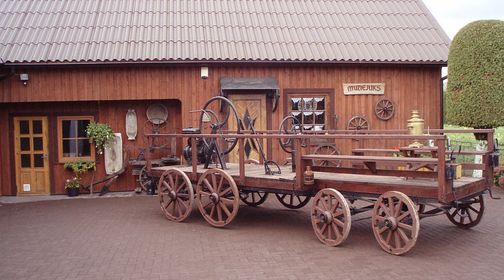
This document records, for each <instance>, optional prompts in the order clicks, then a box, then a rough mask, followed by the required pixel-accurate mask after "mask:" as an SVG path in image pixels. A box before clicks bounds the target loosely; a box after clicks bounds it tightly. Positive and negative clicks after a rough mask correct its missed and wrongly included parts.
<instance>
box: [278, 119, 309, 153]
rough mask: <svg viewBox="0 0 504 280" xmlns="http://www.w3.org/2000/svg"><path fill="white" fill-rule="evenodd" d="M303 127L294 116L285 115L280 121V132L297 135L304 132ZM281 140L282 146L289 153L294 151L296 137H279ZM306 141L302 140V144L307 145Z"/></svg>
mask: <svg viewBox="0 0 504 280" xmlns="http://www.w3.org/2000/svg"><path fill="white" fill-rule="evenodd" d="M302 133H303V128H302V126H301V124H300V123H299V121H298V120H297V119H296V118H294V117H293V116H287V117H285V118H284V119H283V120H282V122H281V123H280V128H279V129H278V134H281V135H282V134H287V135H297V134H302ZM278 141H279V142H280V147H282V150H284V151H285V152H287V153H292V144H293V141H294V139H292V138H280V139H278ZM304 142H305V141H302V145H303V146H305V143H304Z"/></svg>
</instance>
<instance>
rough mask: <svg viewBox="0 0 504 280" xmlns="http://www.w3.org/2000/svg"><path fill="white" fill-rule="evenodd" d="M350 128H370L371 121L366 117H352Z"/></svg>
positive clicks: (348, 126)
mask: <svg viewBox="0 0 504 280" xmlns="http://www.w3.org/2000/svg"><path fill="white" fill-rule="evenodd" d="M347 129H348V130H369V122H368V120H367V119H366V118H365V117H361V116H355V117H352V118H351V119H350V120H349V121H348V124H347Z"/></svg>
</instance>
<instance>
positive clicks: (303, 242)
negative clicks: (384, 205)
mask: <svg viewBox="0 0 504 280" xmlns="http://www.w3.org/2000/svg"><path fill="white" fill-rule="evenodd" d="M495 193H496V195H499V196H501V197H504V192H503V191H501V190H496V191H495ZM485 198H486V201H485V202H486V204H487V205H486V213H485V216H484V217H483V220H482V222H481V224H480V225H478V226H477V227H475V228H473V229H471V230H462V229H459V228H457V227H455V226H453V225H452V224H451V223H450V222H449V221H448V219H447V218H446V217H444V216H438V217H433V218H428V219H424V220H422V221H421V229H420V237H419V239H418V242H417V244H416V247H415V248H414V249H413V251H411V252H410V253H409V254H407V255H405V256H401V257H396V256H391V255H389V254H387V253H385V252H384V251H382V250H381V249H380V247H379V245H378V244H377V243H376V241H375V239H374V236H373V233H372V231H371V228H370V220H361V221H355V222H353V224H352V230H351V232H350V236H349V238H348V239H347V241H346V242H345V243H344V244H343V246H341V247H335V248H333V247H328V246H325V245H323V244H321V243H320V242H319V241H318V240H317V238H316V237H315V235H314V234H313V232H312V227H311V223H310V217H309V207H308V206H307V207H305V208H304V209H302V210H297V211H296V210H287V209H285V208H283V207H282V206H281V205H279V203H278V202H276V199H275V198H274V197H270V198H269V199H268V201H267V202H266V204H265V205H264V206H261V207H259V208H251V207H247V206H244V205H242V206H241V208H240V211H239V213H238V216H237V218H236V219H235V220H234V221H233V222H232V223H231V224H230V225H229V226H228V227H227V228H224V229H218V228H213V227H211V226H209V225H208V224H206V223H205V221H204V220H203V218H202V217H201V216H200V214H199V213H198V211H197V209H196V208H195V209H194V210H193V213H192V214H191V216H190V217H189V219H188V220H187V221H186V222H183V223H174V222H169V221H167V220H166V219H165V218H164V217H163V216H162V214H161V211H160V210H159V206H158V203H157V198H156V197H149V196H134V197H119V198H108V199H76V200H61V201H41V202H30V203H17V204H3V205H2V204H0V279H2V280H5V279H51V280H56V279H203V278H204V279H382V278H383V279H503V278H504V264H503V263H504V257H503V254H504V221H503V219H502V214H503V213H504V200H491V199H489V197H488V196H486V197H485Z"/></svg>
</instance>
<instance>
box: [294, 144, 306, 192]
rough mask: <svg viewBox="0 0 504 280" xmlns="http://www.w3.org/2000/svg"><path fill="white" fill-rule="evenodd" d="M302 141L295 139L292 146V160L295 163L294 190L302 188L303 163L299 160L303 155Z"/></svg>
mask: <svg viewBox="0 0 504 280" xmlns="http://www.w3.org/2000/svg"><path fill="white" fill-rule="evenodd" d="M301 141H302V139H299V138H295V139H294V146H295V151H296V153H295V157H294V158H293V159H292V160H293V161H294V162H295V163H296V185H295V186H294V189H298V190H300V189H302V188H303V186H304V170H305V167H304V162H303V161H302V160H301V156H302V155H303V151H302V148H301Z"/></svg>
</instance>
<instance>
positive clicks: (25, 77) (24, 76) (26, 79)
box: [19, 73, 30, 86]
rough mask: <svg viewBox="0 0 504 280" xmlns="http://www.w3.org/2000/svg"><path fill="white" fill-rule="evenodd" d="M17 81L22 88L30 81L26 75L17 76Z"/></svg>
mask: <svg viewBox="0 0 504 280" xmlns="http://www.w3.org/2000/svg"><path fill="white" fill-rule="evenodd" d="M19 80H20V81H21V82H22V83H23V85H24V86H26V85H28V81H29V80H30V77H29V76H28V74H26V73H25V74H20V75H19Z"/></svg>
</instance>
